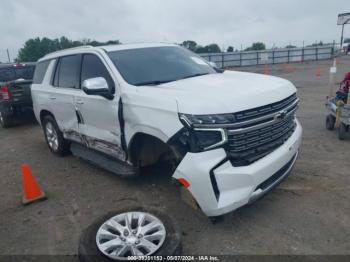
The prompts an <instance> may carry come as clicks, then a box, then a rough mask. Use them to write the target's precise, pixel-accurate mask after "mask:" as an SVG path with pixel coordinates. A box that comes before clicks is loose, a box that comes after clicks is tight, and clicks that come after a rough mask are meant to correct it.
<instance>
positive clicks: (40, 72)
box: [33, 60, 50, 84]
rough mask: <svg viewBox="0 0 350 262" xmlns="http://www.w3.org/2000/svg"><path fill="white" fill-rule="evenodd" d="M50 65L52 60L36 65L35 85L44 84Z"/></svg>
mask: <svg viewBox="0 0 350 262" xmlns="http://www.w3.org/2000/svg"><path fill="white" fill-rule="evenodd" d="M49 63H50V60H46V61H43V62H39V63H38V64H37V65H36V68H35V72H34V77H33V84H41V83H42V82H43V79H44V76H45V73H46V70H47V67H48V66H49Z"/></svg>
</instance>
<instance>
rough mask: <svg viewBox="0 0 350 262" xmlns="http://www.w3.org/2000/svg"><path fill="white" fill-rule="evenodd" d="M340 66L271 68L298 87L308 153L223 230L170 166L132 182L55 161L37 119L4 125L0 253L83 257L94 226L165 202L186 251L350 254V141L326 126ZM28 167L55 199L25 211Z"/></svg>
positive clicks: (346, 65) (70, 160) (0, 137)
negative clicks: (84, 238) (85, 234)
mask: <svg viewBox="0 0 350 262" xmlns="http://www.w3.org/2000/svg"><path fill="white" fill-rule="evenodd" d="M331 64H332V61H329V60H327V61H320V62H309V63H303V64H293V66H294V71H293V72H287V70H286V69H285V68H284V67H283V66H282V65H275V66H271V67H270V73H271V74H272V75H277V76H281V77H284V78H287V79H289V80H291V81H292V82H293V83H294V84H295V85H296V86H297V87H298V91H299V96H300V98H301V105H300V110H299V112H298V115H299V119H300V121H301V123H302V125H303V128H304V140H303V145H302V149H301V154H300V157H299V159H298V161H297V164H296V166H295V168H294V171H293V173H292V175H291V176H290V177H288V178H287V179H286V180H285V181H284V182H283V183H282V184H281V185H280V186H279V187H278V188H276V189H275V190H274V191H273V192H271V193H270V194H269V195H267V196H266V197H265V198H263V199H262V200H260V201H258V202H256V203H255V204H254V205H252V206H248V207H244V208H242V209H240V210H238V211H236V212H234V213H231V214H228V215H227V216H226V217H225V220H224V221H223V222H221V223H219V224H217V225H212V224H211V223H210V221H209V220H208V219H207V218H206V217H205V216H203V215H201V214H200V213H198V212H197V211H194V210H191V209H190V208H188V207H187V205H186V204H184V203H182V202H181V201H179V192H178V190H177V188H176V187H175V186H174V185H172V184H171V183H169V176H167V175H165V174H166V170H164V169H163V168H161V167H155V168H151V169H149V170H147V171H146V172H145V174H144V175H143V176H142V177H141V178H140V179H137V180H135V181H130V180H123V179H121V178H118V177H116V176H114V175H112V174H110V173H108V172H106V171H104V170H101V169H99V168H97V167H94V166H92V165H90V164H88V163H86V162H84V161H82V160H79V159H77V158H75V157H73V156H68V157H65V158H58V157H55V156H54V155H52V154H51V153H50V152H49V150H48V148H47V146H46V144H45V142H44V137H43V134H42V131H41V129H40V127H39V126H38V125H37V124H35V123H27V124H24V125H21V126H17V127H14V128H11V129H1V128H0V148H1V154H0V180H1V182H0V185H1V189H0V199H1V200H0V214H1V215H0V254H76V253H77V246H78V239H79V236H80V234H81V232H82V230H83V229H84V228H85V227H87V226H88V225H89V224H90V223H91V222H92V221H93V220H94V219H96V218H97V217H99V216H101V215H102V214H104V213H106V212H108V211H111V210H114V209H116V208H118V206H120V205H125V204H128V203H141V204H145V205H153V206H158V207H160V208H162V209H163V210H164V211H166V212H167V213H168V214H170V215H171V216H173V217H174V218H176V220H177V221H178V223H179V225H180V227H181V228H182V231H183V246H184V253H185V254H208V253H209V254H216V255H219V254H350V241H349V235H350V204H349V203H350V161H349V152H350V139H349V140H347V141H342V142H340V141H339V140H338V139H337V135H336V132H335V131H334V132H330V131H327V130H326V129H325V127H324V122H325V116H326V110H325V107H324V103H325V97H326V95H327V94H328V90H329V88H328V77H329V74H328V72H329V67H330V65H331ZM316 67H320V68H321V76H320V77H317V76H315V68H316ZM346 69H348V70H350V57H349V56H348V57H344V58H342V59H341V64H340V65H338V80H339V79H340V78H341V77H340V76H342V75H343V74H344V72H345V70H346ZM240 70H245V71H255V72H262V70H263V68H262V67H249V68H244V69H240ZM22 163H28V164H29V165H30V167H31V169H32V172H33V173H34V175H35V176H36V177H37V179H38V181H40V184H41V186H42V187H43V189H44V190H45V192H46V193H47V196H48V200H46V201H44V202H39V203H35V204H33V205H30V206H26V207H23V206H22V205H21V201H20V199H21V196H22V180H21V179H22V176H21V164H22Z"/></svg>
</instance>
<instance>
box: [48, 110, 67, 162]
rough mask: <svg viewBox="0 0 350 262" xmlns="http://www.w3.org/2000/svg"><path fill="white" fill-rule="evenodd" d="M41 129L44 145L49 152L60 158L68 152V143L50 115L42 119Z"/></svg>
mask: <svg viewBox="0 0 350 262" xmlns="http://www.w3.org/2000/svg"><path fill="white" fill-rule="evenodd" d="M43 129H44V134H45V140H46V143H47V145H48V146H49V148H50V150H51V152H52V153H54V154H56V155H60V156H64V155H66V154H67V153H68V152H69V142H68V141H67V140H66V139H64V137H63V134H62V132H61V131H60V129H59V128H58V125H57V123H56V120H55V119H54V118H53V117H52V116H51V115H47V116H45V117H44V119H43Z"/></svg>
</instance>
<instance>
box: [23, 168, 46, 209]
mask: <svg viewBox="0 0 350 262" xmlns="http://www.w3.org/2000/svg"><path fill="white" fill-rule="evenodd" d="M22 173H23V190H24V196H23V199H22V203H23V204H24V205H27V204H30V203H32V202H34V201H38V200H43V199H46V196H45V194H44V192H43V191H41V189H40V187H39V185H38V183H37V182H36V180H35V178H34V176H33V175H32V172H31V171H30V169H29V166H28V165H27V164H23V165H22Z"/></svg>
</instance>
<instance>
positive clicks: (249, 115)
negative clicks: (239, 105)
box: [226, 94, 298, 166]
mask: <svg viewBox="0 0 350 262" xmlns="http://www.w3.org/2000/svg"><path fill="white" fill-rule="evenodd" d="M297 107H298V98H297V97H296V95H295V94H294V95H292V96H290V97H288V98H286V99H284V100H282V101H280V102H277V103H273V104H270V105H267V106H263V107H259V108H255V109H251V110H247V111H243V112H239V113H236V114H235V117H236V119H237V120H238V122H236V123H235V124H234V125H231V126H230V127H228V128H227V134H228V143H227V144H226V151H227V154H228V157H229V159H230V161H231V163H232V164H233V165H234V166H246V165H249V164H251V163H253V162H255V161H257V160H259V159H260V158H262V157H264V156H266V155H267V154H269V153H271V152H272V151H274V150H275V149H277V148H278V147H280V146H281V145H282V144H283V143H284V142H285V141H286V140H288V139H289V138H290V136H291V135H292V134H293V132H294V130H295V128H296V122H295V116H294V114H295V111H296V110H297Z"/></svg>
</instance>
